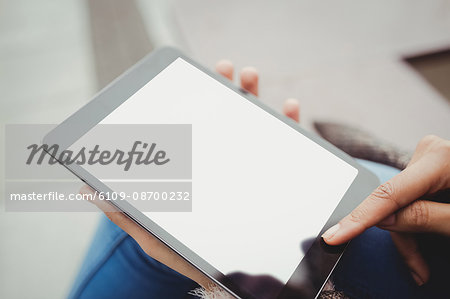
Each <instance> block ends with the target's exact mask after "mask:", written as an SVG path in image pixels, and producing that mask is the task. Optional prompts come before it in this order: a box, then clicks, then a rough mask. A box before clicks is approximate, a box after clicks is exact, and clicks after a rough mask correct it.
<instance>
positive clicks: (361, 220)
mask: <svg viewBox="0 0 450 299" xmlns="http://www.w3.org/2000/svg"><path fill="white" fill-rule="evenodd" d="M449 188H450V141H448V140H444V139H442V138H439V137H436V136H427V137H425V138H423V139H422V140H421V141H420V142H419V144H418V146H417V148H416V151H415V153H414V155H413V157H412V159H411V161H410V162H409V164H408V166H407V167H406V168H405V170H403V171H402V172H401V173H399V174H398V175H397V176H395V177H394V178H392V179H391V180H389V181H388V182H386V183H384V184H382V185H381V186H379V187H378V188H377V189H375V191H373V192H372V194H370V195H369V197H367V198H366V199H365V200H364V201H363V202H362V203H361V204H360V205H359V206H358V207H357V208H356V209H354V210H353V211H352V212H351V213H350V214H349V215H347V216H346V217H344V218H343V219H342V220H341V221H340V222H339V223H338V224H336V225H335V226H333V227H331V228H330V229H329V230H328V231H327V232H325V233H324V234H323V236H322V237H323V239H324V240H325V242H326V243H328V244H330V245H338V244H342V243H345V242H347V241H349V240H350V239H352V238H354V237H356V236H358V235H359V234H361V233H362V232H364V231H365V230H366V229H368V228H369V227H371V226H374V225H377V226H379V227H380V228H383V229H386V230H389V231H391V235H392V239H393V241H394V243H395V245H396V246H397V249H398V251H399V252H400V254H401V255H402V256H403V257H404V260H405V262H406V264H407V265H408V266H409V268H410V269H411V274H412V276H413V278H414V280H415V281H416V283H417V284H418V285H422V284H424V283H425V282H426V281H427V280H428V279H429V276H430V273H429V269H428V266H427V264H426V262H425V260H424V259H423V257H422V255H421V254H420V252H419V250H418V244H417V240H416V233H438V234H443V235H447V236H450V204H449V203H438V202H435V201H429V200H427V198H426V197H427V196H428V197H431V196H435V197H438V196H445V197H449V196H450V193H449V192H448V191H449V190H446V189H449ZM446 201H447V202H449V200H448V198H447V200H446Z"/></svg>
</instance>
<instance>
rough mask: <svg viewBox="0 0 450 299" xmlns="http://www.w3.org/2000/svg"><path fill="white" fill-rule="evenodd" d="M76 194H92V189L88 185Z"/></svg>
mask: <svg viewBox="0 0 450 299" xmlns="http://www.w3.org/2000/svg"><path fill="white" fill-rule="evenodd" d="M78 192H79V193H80V194H92V193H94V190H92V188H91V187H89V186H88V185H83V186H82V187H81V188H80V190H79V191H78Z"/></svg>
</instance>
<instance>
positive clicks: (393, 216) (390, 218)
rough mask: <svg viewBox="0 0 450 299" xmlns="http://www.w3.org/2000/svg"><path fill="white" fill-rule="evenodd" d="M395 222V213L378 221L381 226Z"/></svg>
mask: <svg viewBox="0 0 450 299" xmlns="http://www.w3.org/2000/svg"><path fill="white" fill-rule="evenodd" d="M394 224H395V214H392V215H390V216H389V217H387V218H385V219H384V220H382V221H381V222H380V223H378V225H379V226H391V225H394Z"/></svg>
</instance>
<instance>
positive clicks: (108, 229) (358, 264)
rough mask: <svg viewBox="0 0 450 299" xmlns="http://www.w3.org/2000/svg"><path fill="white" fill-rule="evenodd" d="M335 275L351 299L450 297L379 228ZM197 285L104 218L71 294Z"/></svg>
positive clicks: (138, 294) (385, 173) (385, 169)
mask: <svg viewBox="0 0 450 299" xmlns="http://www.w3.org/2000/svg"><path fill="white" fill-rule="evenodd" d="M359 162H360V163H361V164H362V165H364V166H365V167H367V168H369V169H370V170H371V171H372V172H374V173H375V174H376V175H377V176H378V177H379V178H380V181H382V182H384V181H386V180H388V179H389V178H391V177H392V176H394V175H396V174H397V173H398V170H397V169H395V168H392V167H389V166H385V165H381V164H377V163H373V162H368V161H359ZM449 255H450V254H449ZM449 270H450V268H449ZM443 275H444V278H446V279H447V280H448V277H450V275H448V274H447V275H446V273H444V274H443ZM333 277H334V282H335V286H336V289H337V290H342V291H344V292H345V293H346V294H347V295H348V296H350V297H351V298H383V299H386V298H396V299H399V298H450V296H449V295H447V293H450V292H445V293H444V286H445V284H442V285H440V284H439V282H438V283H437V284H432V285H428V286H427V285H426V286H424V287H418V286H416V284H415V283H414V281H413V280H412V278H411V276H410V274H409V272H408V269H407V267H406V266H405V265H404V264H403V262H402V260H401V257H400V256H399V254H398V253H397V251H396V249H395V246H394V245H393V243H392V240H391V238H390V235H389V233H388V232H386V231H383V230H380V229H378V228H371V229H369V230H368V231H366V232H365V233H364V234H362V235H361V236H359V237H358V238H356V239H355V240H353V241H352V242H351V243H350V245H349V247H348V249H347V251H346V252H345V254H344V256H343V257H342V259H341V261H340V263H339V265H338V266H337V267H336V269H335V271H334V273H333ZM196 287H198V285H197V284H196V283H195V282H194V281H192V280H190V279H189V278H187V277H185V276H183V275H181V274H179V273H177V272H175V271H173V270H171V269H170V268H168V267H166V266H165V265H163V264H161V263H159V262H157V261H156V260H154V259H152V258H151V257H149V256H148V255H147V254H146V253H145V252H144V251H143V250H142V249H141V248H140V247H139V245H138V244H137V243H136V242H135V241H134V240H133V239H132V238H131V237H130V236H128V235H127V234H126V233H125V232H124V231H122V230H121V229H120V228H119V227H118V226H116V225H115V224H114V223H112V222H111V221H109V220H108V219H107V218H106V217H104V216H103V218H102V220H101V222H100V225H99V228H98V230H97V233H96V234H95V237H94V240H93V242H92V245H91V247H90V249H89V251H88V254H87V256H86V259H85V261H84V263H83V265H82V267H81V269H80V272H79V274H78V277H77V278H76V280H75V283H74V285H73V288H72V290H71V292H70V294H69V298H71V299H72V298H77V299H78V298H83V299H91V298H109V299H115V298H135V299H139V298H193V296H191V295H189V294H188V292H189V291H190V290H192V289H195V288H196Z"/></svg>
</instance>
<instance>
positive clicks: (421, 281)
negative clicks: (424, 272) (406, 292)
mask: <svg viewBox="0 0 450 299" xmlns="http://www.w3.org/2000/svg"><path fill="white" fill-rule="evenodd" d="M411 275H412V277H413V279H414V281H415V282H416V283H417V285H418V286H422V285H423V284H424V282H423V280H422V278H420V276H419V275H417V273H416V272H414V271H411Z"/></svg>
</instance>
